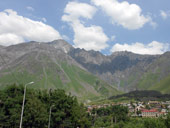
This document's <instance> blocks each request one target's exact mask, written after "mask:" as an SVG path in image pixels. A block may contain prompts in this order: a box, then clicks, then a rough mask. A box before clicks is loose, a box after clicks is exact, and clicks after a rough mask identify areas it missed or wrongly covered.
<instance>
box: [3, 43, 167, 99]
mask: <svg viewBox="0 0 170 128" xmlns="http://www.w3.org/2000/svg"><path fill="white" fill-rule="evenodd" d="M0 54H1V59H0V86H1V88H3V87H4V86H6V85H8V84H11V83H14V82H15V83H23V84H25V83H27V82H30V81H34V82H35V83H36V85H35V86H32V87H33V88H41V89H50V88H52V89H53V88H61V89H64V90H66V91H67V92H71V93H72V94H73V95H76V96H78V97H79V98H80V99H83V100H84V99H91V100H92V99H96V98H102V97H107V96H111V95H116V94H118V93H119V91H118V90H120V91H124V92H127V91H131V90H136V89H139V90H140V89H142V90H143V89H155V90H159V91H162V92H163V93H169V92H170V91H169V90H168V89H166V88H167V86H168V84H169V83H168V82H167V81H169V80H170V79H169V78H170V77H169V76H170V69H169V67H170V59H169V58H170V52H167V53H165V54H162V55H139V54H134V53H131V52H127V51H125V52H116V53H113V54H111V55H108V56H105V55H103V54H102V53H100V52H96V51H93V50H91V51H86V50H84V49H79V48H74V47H72V46H71V45H70V44H68V43H67V42H66V41H64V40H55V41H52V42H47V43H42V42H33V41H32V42H28V43H22V44H18V45H12V46H8V47H0ZM165 81H166V82H165ZM168 91H169V92H168Z"/></svg>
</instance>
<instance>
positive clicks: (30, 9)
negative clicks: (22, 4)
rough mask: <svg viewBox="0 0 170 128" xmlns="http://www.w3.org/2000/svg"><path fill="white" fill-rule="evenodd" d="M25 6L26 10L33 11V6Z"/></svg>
mask: <svg viewBox="0 0 170 128" xmlns="http://www.w3.org/2000/svg"><path fill="white" fill-rule="evenodd" d="M26 8H27V10H29V11H34V8H33V7H31V6H27V7H26Z"/></svg>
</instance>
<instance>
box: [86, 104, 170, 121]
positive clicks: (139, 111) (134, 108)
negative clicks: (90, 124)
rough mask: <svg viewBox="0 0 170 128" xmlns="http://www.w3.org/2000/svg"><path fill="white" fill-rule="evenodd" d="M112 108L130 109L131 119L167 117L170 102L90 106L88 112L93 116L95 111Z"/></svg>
mask: <svg viewBox="0 0 170 128" xmlns="http://www.w3.org/2000/svg"><path fill="white" fill-rule="evenodd" d="M111 106H124V107H127V108H128V115H129V116H130V117H150V118H157V117H166V115H167V114H168V113H169V112H170V101H148V102H129V103H111V104H102V105H88V106H87V111H88V113H89V114H90V115H92V111H93V110H94V109H100V108H107V107H111Z"/></svg>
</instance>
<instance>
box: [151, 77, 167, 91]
mask: <svg viewBox="0 0 170 128" xmlns="http://www.w3.org/2000/svg"><path fill="white" fill-rule="evenodd" d="M149 89H150V90H157V91H160V92H162V93H164V94H166V93H167V94H170V75H168V76H167V77H166V78H164V79H163V80H161V81H160V82H159V83H157V84H156V85H154V86H152V87H151V88H149Z"/></svg>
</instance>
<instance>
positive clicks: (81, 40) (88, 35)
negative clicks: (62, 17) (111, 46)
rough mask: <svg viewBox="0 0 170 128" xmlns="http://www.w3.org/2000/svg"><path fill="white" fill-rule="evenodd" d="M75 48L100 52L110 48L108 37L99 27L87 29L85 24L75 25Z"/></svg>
mask: <svg viewBox="0 0 170 128" xmlns="http://www.w3.org/2000/svg"><path fill="white" fill-rule="evenodd" d="M73 30H74V32H75V35H74V46H75V47H78V48H84V49H86V50H95V51H100V50H102V49H105V48H106V47H108V45H107V44H106V42H107V41H108V37H107V36H106V35H105V34H104V32H103V30H102V28H101V27H99V26H94V25H92V26H90V27H85V26H84V25H83V24H74V25H73Z"/></svg>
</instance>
